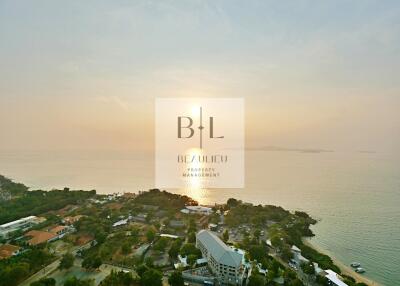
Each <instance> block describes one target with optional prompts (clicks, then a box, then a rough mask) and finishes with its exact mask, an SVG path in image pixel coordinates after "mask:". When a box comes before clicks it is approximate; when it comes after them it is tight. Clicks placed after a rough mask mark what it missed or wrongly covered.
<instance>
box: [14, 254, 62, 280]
mask: <svg viewBox="0 0 400 286" xmlns="http://www.w3.org/2000/svg"><path fill="white" fill-rule="evenodd" d="M60 260H61V258H59V259H57V260H56V261H54V262H53V263H51V264H49V265H47V266H46V267H44V268H43V269H41V270H39V271H38V272H36V273H35V274H33V275H32V276H31V277H29V278H28V279H26V280H25V281H24V282H22V283H21V284H19V286H29V285H30V284H31V283H32V282H34V281H37V280H39V279H41V278H43V277H45V276H47V275H49V274H50V273H51V272H53V271H54V270H56V269H57V267H58V265H59V264H60Z"/></svg>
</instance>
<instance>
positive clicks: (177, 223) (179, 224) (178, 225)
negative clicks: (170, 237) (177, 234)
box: [169, 220, 185, 228]
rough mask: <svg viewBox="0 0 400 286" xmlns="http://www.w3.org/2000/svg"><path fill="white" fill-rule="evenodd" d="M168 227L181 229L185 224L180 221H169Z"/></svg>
mask: <svg viewBox="0 0 400 286" xmlns="http://www.w3.org/2000/svg"><path fill="white" fill-rule="evenodd" d="M169 226H170V227H173V228H181V227H184V226H185V223H184V222H183V221H181V220H171V221H170V222H169Z"/></svg>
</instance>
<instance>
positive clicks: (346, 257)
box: [0, 151, 400, 286]
mask: <svg viewBox="0 0 400 286" xmlns="http://www.w3.org/2000/svg"><path fill="white" fill-rule="evenodd" d="M153 166H154V165H153V157H152V155H150V154H131V153H120V152H92V151H91V152H87V153H85V152H80V153H76V152H63V153H57V152H50V153H49V152H24V153H22V152H4V151H3V152H0V174H4V175H6V176H9V177H11V178H13V179H14V180H16V181H21V182H24V183H25V184H27V185H29V186H31V187H32V189H35V188H43V189H50V188H62V187H64V186H68V187H71V188H77V189H96V190H97V191H98V192H99V193H109V192H122V191H130V192H137V191H139V190H147V189H149V188H152V187H154V183H153V181H154V175H153ZM399 171H400V158H399V157H391V156H389V155H383V154H379V153H357V152H353V153H339V152H332V153H300V152H279V151H248V152H247V153H246V188H245V189H244V190H242V189H240V190H239V189H230V190H227V189H223V190H203V191H190V190H189V191H185V190H171V191H174V192H178V193H186V194H188V195H189V196H191V197H193V198H195V199H197V200H199V201H200V202H201V203H204V204H212V203H214V202H224V201H226V200H227V199H228V198H230V197H235V198H239V199H242V200H244V201H248V202H252V203H256V204H275V205H281V206H283V207H285V208H288V209H291V210H304V211H307V212H308V213H310V214H311V215H312V216H314V217H315V218H317V219H318V220H319V223H318V224H317V225H316V226H315V227H314V228H313V230H314V232H315V234H316V237H315V238H313V240H312V241H313V243H315V244H316V245H318V246H320V247H321V248H323V249H325V250H327V251H329V252H330V253H333V254H334V256H335V257H336V258H337V259H339V260H341V261H342V262H344V263H345V264H347V265H348V264H350V263H351V262H352V261H358V262H360V263H361V264H362V266H363V267H364V268H365V269H366V270H367V273H366V274H365V275H366V276H367V277H369V278H372V279H373V280H376V281H378V282H380V283H381V284H383V285H389V286H392V285H400V172H399Z"/></svg>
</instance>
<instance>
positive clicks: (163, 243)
mask: <svg viewBox="0 0 400 286" xmlns="http://www.w3.org/2000/svg"><path fill="white" fill-rule="evenodd" d="M167 245H168V239H167V238H166V237H161V238H160V239H159V240H157V242H156V243H155V244H154V249H155V250H158V251H164V250H165V248H166V247H167Z"/></svg>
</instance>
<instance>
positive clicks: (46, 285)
mask: <svg viewBox="0 0 400 286" xmlns="http://www.w3.org/2000/svg"><path fill="white" fill-rule="evenodd" d="M55 285H56V280H54V278H42V279H40V280H38V281H35V282H32V283H31V284H30V286H55Z"/></svg>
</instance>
